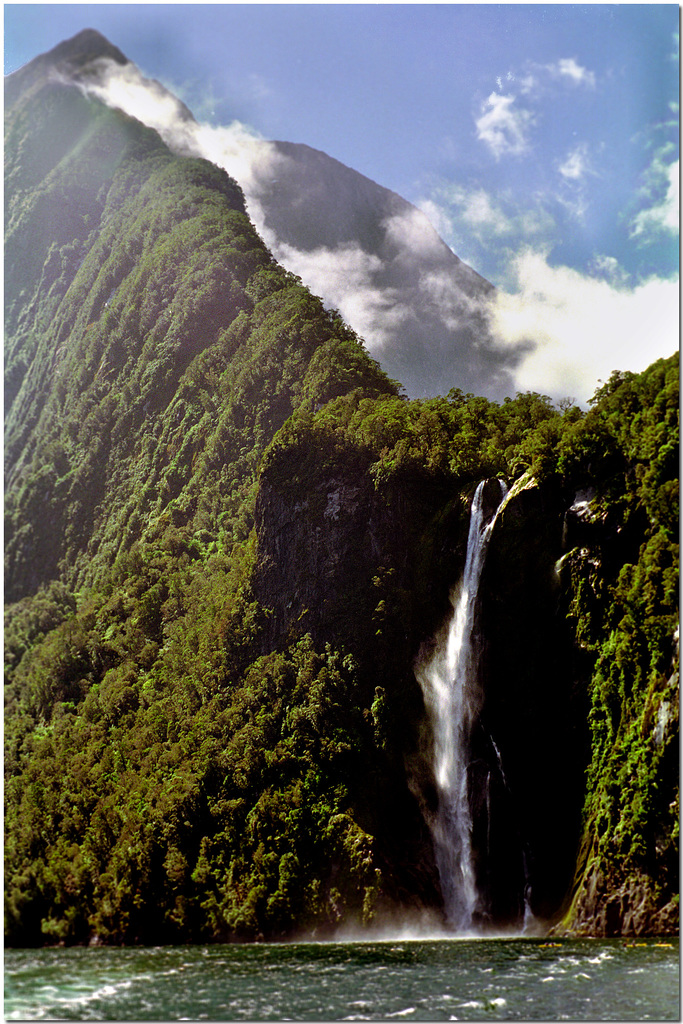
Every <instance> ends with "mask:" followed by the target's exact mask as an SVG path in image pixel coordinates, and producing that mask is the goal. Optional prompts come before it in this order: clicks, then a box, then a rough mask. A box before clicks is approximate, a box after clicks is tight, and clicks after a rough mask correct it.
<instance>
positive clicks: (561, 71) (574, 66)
mask: <svg viewBox="0 0 683 1024" xmlns="http://www.w3.org/2000/svg"><path fill="white" fill-rule="evenodd" d="M546 70H547V71H548V72H549V73H550V74H551V75H552V77H553V78H560V79H561V78H566V79H569V81H570V82H571V83H572V84H573V85H586V86H588V87H589V88H594V87H595V73H594V72H593V71H589V70H588V69H587V68H584V67H582V66H581V65H580V64H578V63H577V61H576V60H575V59H574V58H573V57H564V58H562V59H561V60H558V62H557V64H547V65H546Z"/></svg>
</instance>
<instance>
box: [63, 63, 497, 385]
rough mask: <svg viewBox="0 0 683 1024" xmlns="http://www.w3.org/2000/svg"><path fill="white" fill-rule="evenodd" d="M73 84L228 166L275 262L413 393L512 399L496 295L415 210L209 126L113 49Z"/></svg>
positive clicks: (329, 165)
mask: <svg viewBox="0 0 683 1024" xmlns="http://www.w3.org/2000/svg"><path fill="white" fill-rule="evenodd" d="M70 75H71V78H72V80H78V81H79V82H80V83H81V85H82V86H83V88H84V89H86V90H87V91H88V93H89V94H92V95H96V96H98V97H99V98H101V99H104V101H105V102H107V103H109V104H110V105H114V106H121V107H122V109H125V110H126V111H127V112H128V113H129V114H132V115H133V116H135V117H140V118H143V119H145V121H146V123H147V124H148V125H149V126H150V127H153V128H155V129H156V130H158V131H159V132H160V134H161V135H162V137H163V138H164V140H165V141H166V142H167V144H168V145H169V146H170V147H171V149H173V150H174V152H177V153H180V154H192V155H199V156H208V157H209V158H210V159H211V160H213V161H215V162H217V163H219V164H220V165H221V166H223V167H225V168H226V169H227V170H228V172H229V173H230V174H231V175H232V176H233V177H234V178H236V180H237V181H239V183H240V184H241V186H242V187H243V189H244V191H245V195H246V199H247V208H248V210H249V214H250V216H251V217H252V219H253V221H254V223H255V225H256V227H257V229H258V231H259V232H260V233H261V234H262V236H263V237H264V238H265V239H266V241H267V243H268V245H269V247H270V249H271V251H272V252H273V253H274V255H275V256H276V257H277V259H278V260H279V261H280V262H281V263H282V264H283V265H284V266H285V267H287V268H288V269H289V270H291V271H292V272H293V273H295V274H298V275H300V276H301V278H302V279H303V281H304V282H305V283H306V284H307V285H308V286H309V287H310V288H311V289H312V291H314V292H315V293H316V294H319V295H321V296H322V297H323V299H324V301H325V303H326V305H327V306H328V307H333V308H338V309H339V310H340V311H341V312H342V315H343V316H344V318H345V319H346V321H347V322H348V323H350V324H351V326H352V327H354V329H355V330H356V331H357V332H358V333H359V334H360V335H362V336H363V337H364V339H365V341H366V343H367V345H368V347H369V349H370V351H371V352H372V353H373V355H374V356H375V357H376V358H377V359H379V360H380V362H381V364H382V366H383V367H384V369H385V370H386V371H387V373H388V374H389V375H390V376H392V377H394V378H396V379H398V380H400V381H401V382H402V384H403V385H404V386H405V387H406V389H407V392H408V394H409V395H411V396H415V397H418V396H425V395H434V394H445V393H446V392H447V391H448V390H449V389H450V388H452V387H460V388H461V389H463V390H465V391H472V392H475V393H478V394H486V395H488V396H489V397H491V398H502V397H503V396H504V395H509V394H511V393H512V392H513V391H514V386H513V383H512V378H511V376H510V373H509V370H510V367H511V366H512V365H513V364H514V362H515V359H516V354H515V352H514V351H513V350H512V349H510V348H509V347H507V348H501V347H500V346H497V345H496V344H495V342H494V339H493V337H492V334H491V332H490V330H489V327H488V313H487V309H488V300H489V298H490V297H491V294H492V291H493V289H492V286H491V285H490V284H489V283H488V282H487V281H485V280H484V279H483V278H481V277H480V276H479V275H478V274H477V273H476V272H475V271H474V270H472V269H471V268H470V267H468V266H467V265H466V264H464V263H463V262H462V261H461V260H459V259H458V257H457V256H456V255H455V254H454V253H453V252H452V251H451V250H450V249H449V248H448V246H447V245H446V244H445V243H444V242H443V241H442V239H441V238H439V236H438V234H437V233H436V231H435V230H434V228H433V227H432V226H431V224H430V223H429V221H428V220H427V218H426V217H425V216H424V214H423V213H422V212H421V211H419V210H418V209H417V208H416V207H414V206H413V205H412V204H411V203H409V202H407V201H406V200H405V199H402V198H401V197H400V196H398V195H396V193H394V192H391V191H389V190H388V189H386V188H383V187H382V186H381V185H378V184H376V183H375V182H374V181H371V180H370V179H368V178H366V177H365V176H364V175H362V174H359V173H358V172H357V171H354V170H351V168H349V167H346V166H344V165H343V164H341V163H340V162H339V161H337V160H335V159H333V158H332V157H330V156H328V155H327V154H326V153H322V152H320V151H318V150H314V149H312V148H311V147H309V146H306V145H301V144H295V143H291V142H267V141H265V140H257V139H255V138H253V137H252V136H245V135H244V133H242V134H239V133H238V135H236V136H234V137H233V136H232V135H231V131H230V129H227V130H222V129H215V130H212V129H210V128H206V127H205V128H201V127H200V126H199V125H197V124H196V122H195V121H194V119H193V118H192V115H191V114H190V113H189V111H188V110H187V108H186V107H185V106H184V105H183V104H182V103H180V101H178V100H177V99H176V98H175V97H174V96H173V95H172V94H171V93H169V92H168V91H167V90H165V89H164V88H163V87H162V86H161V85H160V84H159V83H157V82H152V81H148V80H146V79H144V78H143V77H142V75H141V74H140V72H139V71H138V69H137V68H136V67H135V66H134V65H133V64H131V63H129V62H128V63H126V64H125V65H122V64H121V62H120V61H119V60H116V59H114V58H111V57H109V55H108V54H107V52H106V49H105V48H102V53H101V54H99V52H98V53H97V54H96V56H94V57H93V60H92V61H90V62H89V63H79V65H78V66H77V67H76V68H74V69H72V71H71V72H70Z"/></svg>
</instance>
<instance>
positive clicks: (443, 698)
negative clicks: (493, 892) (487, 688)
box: [416, 481, 507, 931]
mask: <svg viewBox="0 0 683 1024" xmlns="http://www.w3.org/2000/svg"><path fill="white" fill-rule="evenodd" d="M498 484H499V486H500V499H499V501H502V499H503V497H504V496H505V494H506V492H507V488H506V487H505V484H503V483H502V481H498ZM485 487H486V481H482V482H481V483H480V484H479V486H478V487H477V490H476V492H475V495H474V499H473V501H472V509H471V512H470V528H469V534H468V538H467V556H466V560H465V570H464V573H463V578H462V582H461V584H460V588H459V591H456V592H454V594H453V595H452V597H451V601H452V604H453V615H452V618H451V620H450V623H449V626H448V631H447V634H446V636H445V642H444V643H443V644H441V645H439V647H438V648H437V650H436V652H435V653H434V655H433V657H432V658H431V660H430V661H429V662H428V663H426V664H424V665H421V666H418V668H417V670H416V674H417V677H418V680H419V682H420V685H421V687H422V690H423V693H424V697H425V702H426V704H427V708H428V711H429V714H430V717H431V721H432V728H433V734H434V775H435V779H436V787H437V792H438V807H437V810H436V813H435V815H434V817H433V819H432V821H431V823H430V827H431V829H432V836H433V840H434V849H435V855H436V863H437V868H438V870H439V877H440V880H441V890H442V894H443V899H444V909H445V913H446V920H447V922H448V925H449V926H450V927H451V928H453V929H454V930H456V931H471V930H473V928H474V927H475V923H476V916H477V912H478V910H480V909H481V908H480V907H479V903H480V898H479V893H478V891H477V880H476V875H475V869H474V856H473V849H472V825H473V823H472V812H471V809H470V790H469V779H468V768H469V764H470V740H471V736H472V729H473V726H474V724H475V722H476V719H477V716H478V713H479V711H480V708H481V693H480V687H479V679H478V654H479V652H478V647H477V642H476V637H475V635H474V632H475V615H476V607H477V596H478V591H479V581H480V578H481V572H482V568H483V565H484V559H485V556H486V549H487V547H488V542H489V538H490V536H491V531H492V529H493V524H494V522H495V520H496V517H497V515H498V512H499V511H500V508H501V505H500V503H499V504H498V508H497V510H496V512H495V514H494V515H493V517H492V518H491V519H490V520H489V522H486V516H485V509H484V491H485Z"/></svg>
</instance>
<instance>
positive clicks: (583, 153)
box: [558, 143, 589, 182]
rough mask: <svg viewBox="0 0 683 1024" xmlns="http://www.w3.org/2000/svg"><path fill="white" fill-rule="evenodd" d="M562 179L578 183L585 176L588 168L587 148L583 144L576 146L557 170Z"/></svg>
mask: <svg viewBox="0 0 683 1024" xmlns="http://www.w3.org/2000/svg"><path fill="white" fill-rule="evenodd" d="M558 170H559V172H560V174H561V175H562V177H563V178H566V179H567V180H569V181H574V182H578V181H580V180H581V179H582V178H584V177H585V176H586V174H587V173H588V170H589V166H588V148H587V146H586V145H585V143H582V144H581V145H579V146H576V147H575V148H574V149H572V150H571V152H569V153H568V154H567V156H566V157H565V159H564V161H563V162H562V163H561V164H560V166H559V168H558Z"/></svg>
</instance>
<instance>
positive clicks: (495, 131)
mask: <svg viewBox="0 0 683 1024" xmlns="http://www.w3.org/2000/svg"><path fill="white" fill-rule="evenodd" d="M533 121H534V117H533V114H532V113H531V111H529V110H525V109H523V108H519V107H515V97H514V96H503V95H501V94H500V93H497V92H492V93H491V95H490V96H489V97H488V99H486V100H484V102H483V103H482V106H481V113H480V116H479V118H478V119H477V121H476V126H477V138H478V139H480V141H481V142H484V143H485V144H486V145H487V146H488V147H489V149H490V150H491V152H492V153H493V155H494V156H495V158H496V160H499V159H500V157H501V156H504V155H506V154H510V155H512V156H520V155H521V154H522V153H526V152H527V150H528V149H529V140H528V130H529V128H530V127H531V125H532V124H533Z"/></svg>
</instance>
